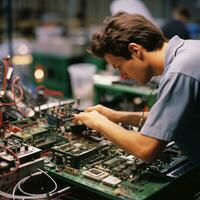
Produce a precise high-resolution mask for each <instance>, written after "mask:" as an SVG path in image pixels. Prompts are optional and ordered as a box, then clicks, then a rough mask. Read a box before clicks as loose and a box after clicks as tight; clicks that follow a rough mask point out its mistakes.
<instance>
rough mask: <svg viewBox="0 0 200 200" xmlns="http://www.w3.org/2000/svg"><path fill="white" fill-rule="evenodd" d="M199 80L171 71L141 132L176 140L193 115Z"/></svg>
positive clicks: (165, 78) (162, 83) (163, 81)
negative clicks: (177, 134) (178, 133)
mask: <svg viewBox="0 0 200 200" xmlns="http://www.w3.org/2000/svg"><path fill="white" fill-rule="evenodd" d="M198 90H199V81H198V80H196V79H194V78H191V77H190V76H187V75H185V74H181V73H175V72H171V73H168V75H167V76H166V77H164V78H163V80H162V82H161V83H160V86H159V92H158V100H157V102H156V103H155V104H154V106H153V107H152V109H151V111H150V113H149V115H148V119H147V120H146V122H145V124H144V125H143V127H142V129H141V134H143V135H146V136H150V137H153V138H157V139H160V140H164V141H171V140H174V139H175V137H176V133H177V132H179V131H180V128H184V124H185V125H187V122H188V120H191V119H190V118H191V117H192V116H191V115H190V113H192V112H193V108H194V104H195V102H196V101H195V98H196V97H195V95H196V94H197V93H198Z"/></svg>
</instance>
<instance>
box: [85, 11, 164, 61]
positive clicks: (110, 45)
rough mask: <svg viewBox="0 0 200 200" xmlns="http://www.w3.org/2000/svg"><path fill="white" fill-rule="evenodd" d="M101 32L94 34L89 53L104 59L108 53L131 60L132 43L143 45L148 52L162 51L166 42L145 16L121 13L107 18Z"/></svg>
mask: <svg viewBox="0 0 200 200" xmlns="http://www.w3.org/2000/svg"><path fill="white" fill-rule="evenodd" d="M104 24H105V27H104V29H103V30H102V31H101V32H97V33H95V34H93V36H92V40H91V43H90V47H89V49H88V50H89V52H90V53H92V54H94V55H96V56H98V57H104V56H105V54H106V53H111V54H113V55H115V56H120V57H123V58H125V59H127V60H129V59H130V58H131V52H130V51H129V49H128V45H129V44H130V43H136V44H140V45H142V46H143V47H144V48H145V49H146V50H147V51H154V50H158V49H161V48H162V46H163V43H164V41H165V39H164V36H163V34H162V32H161V31H160V30H159V29H158V28H157V27H156V26H155V25H154V24H153V23H152V22H150V21H149V20H147V19H146V18H145V17H144V16H142V15H139V14H129V13H126V12H119V13H117V14H116V15H114V16H112V17H107V18H106V20H105V22H104Z"/></svg>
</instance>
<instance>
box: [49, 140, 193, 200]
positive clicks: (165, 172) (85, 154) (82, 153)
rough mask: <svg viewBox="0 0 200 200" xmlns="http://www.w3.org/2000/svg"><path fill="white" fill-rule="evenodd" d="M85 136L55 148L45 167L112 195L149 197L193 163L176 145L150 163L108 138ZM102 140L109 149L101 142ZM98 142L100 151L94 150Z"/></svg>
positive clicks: (96, 191)
mask: <svg viewBox="0 0 200 200" xmlns="http://www.w3.org/2000/svg"><path fill="white" fill-rule="evenodd" d="M85 140H86V139H85V138H82V137H81V136H79V139H77V137H75V138H74V139H71V140H70V141H68V143H67V144H65V145H60V146H56V147H54V148H52V152H53V157H52V158H51V159H49V160H46V162H45V167H46V169H47V170H48V171H49V172H50V173H51V174H53V175H54V176H56V177H59V178H60V179H62V180H65V181H67V182H69V183H71V184H74V185H77V186H79V187H82V188H86V189H88V190H90V191H92V192H95V193H97V194H99V195H102V196H104V197H107V198H109V199H115V200H122V199H134V200H143V199H148V198H149V197H151V196H152V195H154V194H155V193H156V192H158V191H160V190H161V189H163V188H164V187H166V186H168V185H169V184H170V183H171V182H173V181H174V180H175V179H176V178H178V177H180V176H182V175H183V174H184V173H186V172H187V171H188V170H190V167H191V166H190V162H189V161H188V160H187V158H186V157H185V156H183V155H182V154H181V152H180V150H179V149H178V148H177V147H176V146H175V145H172V146H169V147H168V148H166V149H165V151H164V152H163V154H162V155H161V157H160V158H159V159H158V160H156V161H155V162H154V163H152V164H147V163H145V162H143V161H141V160H140V159H137V158H135V157H134V156H132V155H129V154H127V153H126V152H124V151H122V150H121V149H118V148H117V147H116V146H113V145H112V144H111V143H109V142H107V143H106V140H104V139H102V140H101V141H100V142H97V141H92V140H91V139H90V138H87V142H86V141H85ZM101 143H103V144H104V145H105V146H104V148H105V147H106V148H105V149H106V151H105V150H104V149H102V148H101V146H99V144H101ZM95 145H96V149H98V151H92V148H91V147H92V146H95ZM91 152H92V154H91ZM80 158H82V159H80ZM84 158H86V159H84ZM94 158H96V159H94ZM72 161H73V162H72ZM80 161H81V162H80ZM74 163H76V164H74ZM77 163H78V164H77Z"/></svg>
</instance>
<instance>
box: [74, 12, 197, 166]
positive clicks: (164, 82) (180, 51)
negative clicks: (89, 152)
mask: <svg viewBox="0 0 200 200" xmlns="http://www.w3.org/2000/svg"><path fill="white" fill-rule="evenodd" d="M90 50H91V52H92V53H93V54H94V55H96V56H99V57H104V58H105V59H106V60H107V62H108V63H110V64H111V65H113V67H114V68H116V69H118V70H119V71H120V74H121V76H122V77H123V78H124V79H127V78H132V79H135V80H137V81H138V82H140V83H142V84H145V83H147V82H148V81H149V80H150V79H151V78H152V77H153V76H158V75H162V77H161V80H160V83H159V92H158V100H157V102H156V103H155V105H154V106H153V108H152V109H151V111H150V112H149V113H145V114H144V119H146V122H145V123H144V125H143V127H142V129H141V131H140V132H134V131H130V130H126V129H124V128H122V127H120V126H119V125H117V124H116V123H117V122H128V123H130V124H133V125H138V124H139V122H140V120H141V115H142V114H141V113H137V112H123V111H114V110H111V109H109V108H106V107H103V106H101V105H97V106H94V107H91V108H88V109H87V110H86V112H82V113H80V114H78V115H76V117H75V122H78V121H81V122H82V123H84V124H86V125H87V126H88V127H90V128H92V129H96V130H98V131H99V132H101V133H102V134H103V135H104V136H105V137H106V138H108V139H109V140H110V141H111V142H113V143H114V144H116V145H118V146H120V147H121V148H123V149H124V150H126V151H128V152H129V153H131V154H133V155H135V156H136V157H138V158H140V159H142V160H144V161H146V162H151V161H153V160H154V159H155V158H156V156H157V155H158V154H159V152H160V151H161V150H162V149H163V148H164V147H165V146H166V144H167V143H168V142H170V141H175V143H176V144H177V145H178V146H179V147H180V149H181V150H182V151H183V152H184V153H185V155H187V156H188V157H189V158H190V159H191V160H192V161H193V162H194V163H195V164H197V165H198V164H200V155H199V152H200V145H199V143H200V126H199V124H198V123H199V122H200V66H199V63H200V56H199V52H200V42H199V41H194V40H182V39H180V38H179V37H178V36H175V37H174V38H172V39H171V40H170V41H169V42H166V41H165V39H164V36H163V34H162V33H161V32H160V30H159V29H158V28H157V27H156V26H155V25H153V24H152V23H151V22H150V21H148V20H147V19H146V18H144V17H143V16H141V15H138V14H128V13H125V12H121V13H118V14H116V15H114V16H113V17H110V18H108V19H107V21H106V22H105V28H104V29H103V30H102V32H99V33H95V34H94V35H93V38H92V41H91V47H90Z"/></svg>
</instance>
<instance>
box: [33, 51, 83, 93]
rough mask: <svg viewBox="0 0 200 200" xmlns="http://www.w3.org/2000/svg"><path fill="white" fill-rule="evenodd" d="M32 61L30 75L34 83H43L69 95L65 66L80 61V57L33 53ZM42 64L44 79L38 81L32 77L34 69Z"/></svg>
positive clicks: (69, 89) (68, 81) (69, 85)
mask: <svg viewBox="0 0 200 200" xmlns="http://www.w3.org/2000/svg"><path fill="white" fill-rule="evenodd" d="M32 56H33V62H32V64H31V65H30V71H31V77H32V81H33V82H34V84H36V85H37V86H38V85H44V86H45V87H47V88H49V89H52V90H57V91H61V92H63V93H64V96H65V97H71V96H72V92H71V84H70V77H69V74H68V72H67V67H68V66H69V65H70V64H73V63H76V62H80V60H81V59H82V58H81V57H67V56H59V55H53V54H51V55H50V54H44V53H35V52H34V53H33V54H32ZM38 66H42V68H43V69H44V79H43V80H41V81H40V82H38V81H36V79H35V77H34V72H35V69H36V68H37V67H38Z"/></svg>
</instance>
